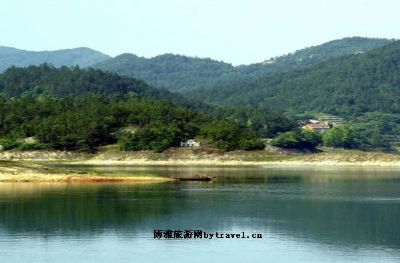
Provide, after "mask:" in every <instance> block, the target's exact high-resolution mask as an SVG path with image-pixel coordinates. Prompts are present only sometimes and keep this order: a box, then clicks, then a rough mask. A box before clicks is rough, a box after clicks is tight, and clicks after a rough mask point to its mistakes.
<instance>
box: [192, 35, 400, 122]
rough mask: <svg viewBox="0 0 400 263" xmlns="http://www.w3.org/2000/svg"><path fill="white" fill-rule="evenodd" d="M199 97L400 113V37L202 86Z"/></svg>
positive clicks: (298, 107) (273, 105)
mask: <svg viewBox="0 0 400 263" xmlns="http://www.w3.org/2000/svg"><path fill="white" fill-rule="evenodd" d="M191 95H192V96H193V97H195V98H197V99H203V100H205V101H208V102H213V103H217V104H224V105H242V106H243V105H258V106H261V107H263V108H273V109H281V110H286V111H289V110H292V111H295V112H305V111H313V112H326V113H333V114H338V115H342V116H350V115H352V116H358V115H361V114H363V113H365V112H387V113H400V41H396V42H393V43H391V44H388V45H385V46H383V47H380V48H376V49H374V50H371V51H369V52H365V53H359V54H354V55H349V56H344V57H340V58H335V59H331V60H328V61H325V62H322V63H321V64H319V65H317V66H314V67H311V68H306V69H302V70H294V71H291V72H287V73H282V74H278V75H276V76H273V77H267V78H259V79H256V80H252V81H247V82H240V83H235V84H233V85H229V86H220V87H218V88H215V89H211V90H208V91H207V92H205V91H204V90H198V91H195V92H193V93H192V94H191Z"/></svg>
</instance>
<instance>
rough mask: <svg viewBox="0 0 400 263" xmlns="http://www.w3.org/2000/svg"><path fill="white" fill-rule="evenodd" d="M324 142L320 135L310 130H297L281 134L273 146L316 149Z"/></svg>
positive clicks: (273, 142)
mask: <svg viewBox="0 0 400 263" xmlns="http://www.w3.org/2000/svg"><path fill="white" fill-rule="evenodd" d="M321 142H322V136H321V134H320V133H317V132H313V131H308V130H295V131H289V132H285V133H280V134H279V135H278V136H276V138H274V139H273V140H272V141H271V144H272V145H274V146H278V147H283V148H295V149H315V147H317V146H318V145H319V144H320V143H321Z"/></svg>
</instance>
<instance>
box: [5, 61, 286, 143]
mask: <svg viewBox="0 0 400 263" xmlns="http://www.w3.org/2000/svg"><path fill="white" fill-rule="evenodd" d="M193 108H196V107H195V106H193V103H192V102H191V101H188V100H185V99H184V98H183V97H181V96H180V95H177V94H173V93H171V92H169V91H167V90H161V89H155V88H152V87H150V86H148V85H147V84H146V83H145V82H143V81H142V80H137V79H133V78H129V77H123V76H119V75H117V74H113V73H106V72H103V71H100V70H96V69H85V70H82V69H79V68H78V67H74V68H68V67H61V68H55V67H53V66H49V65H47V64H43V65H41V66H29V67H26V68H16V67H11V68H9V69H7V70H6V71H5V72H4V73H2V74H0V148H1V150H4V149H6V150H7V149H12V148H16V147H19V148H20V149H22V150H35V149H42V148H55V149H63V150H81V151H94V150H95V149H96V148H97V147H98V146H101V145H105V144H110V143H116V142H118V143H119V144H120V147H121V149H123V150H155V151H162V150H164V149H166V148H168V147H171V146H179V144H180V142H181V141H182V140H186V139H189V138H195V137H201V138H204V139H208V140H209V141H210V142H211V143H212V144H213V145H214V146H215V147H217V148H221V149H225V150H234V149H244V150H252V149H260V148H263V147H264V144H263V142H262V141H260V140H259V139H258V133H260V132H265V133H267V132H269V133H274V132H277V131H279V130H283V131H284V130H286V129H288V128H291V126H290V125H289V126H282V127H280V126H279V123H285V122H288V120H286V119H285V118H278V119H277V118H275V117H274V116H275V115H273V114H272V113H268V112H265V111H258V112H257V111H256V112H255V113H256V114H258V117H259V118H260V122H259V123H257V124H258V126H257V125H251V126H248V125H245V124H246V123H247V122H248V121H249V120H250V119H249V118H250V117H251V116H255V113H252V114H250V113H249V114H250V115H249V117H247V118H243V117H241V118H239V117H237V118H236V117H235V115H242V114H241V111H238V110H236V111H235V112H229V111H225V110H221V109H214V108H212V107H210V106H207V105H202V104H201V103H199V104H198V107H197V108H196V110H193ZM207 111H208V112H210V113H209V114H205V112H207ZM272 124H274V125H272ZM285 125H286V124H285ZM253 126H254V128H253ZM269 127H271V128H269ZM29 137H34V138H35V139H37V140H38V142H35V143H27V142H24V141H23V139H24V138H29Z"/></svg>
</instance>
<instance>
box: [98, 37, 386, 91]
mask: <svg viewBox="0 0 400 263" xmlns="http://www.w3.org/2000/svg"><path fill="white" fill-rule="evenodd" d="M388 43H390V40H387V39H372V38H360V37H354V38H344V39H340V40H335V41H331V42H328V43H325V44H322V45H319V46H314V47H309V48H306V49H302V50H299V51H296V52H294V53H292V54H288V55H285V56H281V57H276V58H272V59H270V60H268V61H264V62H263V63H257V64H251V65H245V66H237V67H233V66H232V65H230V64H227V63H224V62H219V61H215V60H211V59H201V58H194V57H186V56H180V55H172V54H166V55H161V56H157V57H154V58H150V59H146V58H143V57H138V56H136V55H132V54H123V55H120V56H117V57H115V58H111V59H108V60H105V61H102V62H100V63H97V64H94V65H92V67H94V68H99V69H102V70H106V71H111V72H115V73H118V74H121V75H127V76H132V77H136V78H140V79H143V80H145V81H146V82H147V83H149V84H151V85H153V86H155V87H163V88H166V89H168V90H171V91H178V92H186V91H190V90H194V89H205V88H211V87H216V86H221V85H230V84H231V83H235V82H242V81H248V80H251V79H253V78H256V77H260V76H267V75H272V74H277V73H281V72H285V71H289V70H291V69H295V68H305V67H310V66H313V65H316V64H318V63H320V62H322V61H325V60H327V59H330V58H333V57H340V56H343V55H349V54H355V53H360V52H366V51H368V50H371V49H374V48H376V47H380V46H382V45H385V44H388Z"/></svg>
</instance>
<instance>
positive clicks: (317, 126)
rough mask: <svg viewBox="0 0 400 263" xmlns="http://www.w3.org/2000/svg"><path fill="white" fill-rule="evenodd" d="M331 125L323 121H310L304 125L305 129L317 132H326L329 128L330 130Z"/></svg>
mask: <svg viewBox="0 0 400 263" xmlns="http://www.w3.org/2000/svg"><path fill="white" fill-rule="evenodd" d="M330 128H331V127H330V126H329V125H328V124H322V123H309V124H307V125H305V126H303V129H305V130H311V131H315V132H320V133H324V132H326V131H327V130H329V129H330Z"/></svg>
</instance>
